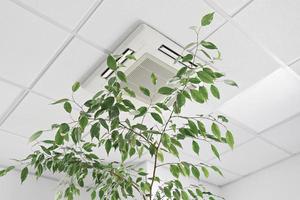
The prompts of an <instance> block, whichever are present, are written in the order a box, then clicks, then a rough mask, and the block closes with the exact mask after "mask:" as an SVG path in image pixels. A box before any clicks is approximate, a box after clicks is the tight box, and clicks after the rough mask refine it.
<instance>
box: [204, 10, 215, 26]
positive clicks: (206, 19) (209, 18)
mask: <svg viewBox="0 0 300 200" xmlns="http://www.w3.org/2000/svg"><path fill="white" fill-rule="evenodd" d="M214 14H215V13H208V14H207V15H204V16H203V17H202V19H201V26H207V25H209V24H210V23H211V22H212V20H213V19H214Z"/></svg>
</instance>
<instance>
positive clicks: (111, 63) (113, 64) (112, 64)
mask: <svg viewBox="0 0 300 200" xmlns="http://www.w3.org/2000/svg"><path fill="white" fill-rule="evenodd" d="M106 64H107V66H108V67H109V68H110V69H112V70H116V69H117V61H116V59H115V58H114V57H113V56H112V55H108V57H107V60H106Z"/></svg>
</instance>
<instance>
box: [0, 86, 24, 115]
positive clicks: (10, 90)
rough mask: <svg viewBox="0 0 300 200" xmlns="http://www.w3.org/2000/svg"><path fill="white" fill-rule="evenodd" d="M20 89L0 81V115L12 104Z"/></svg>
mask: <svg viewBox="0 0 300 200" xmlns="http://www.w3.org/2000/svg"><path fill="white" fill-rule="evenodd" d="M20 92H21V89H20V88H17V87H15V86H12V85H9V84H7V83H4V82H2V81H0V93H1V94H2V95H1V103H0V116H1V115H2V114H3V113H4V112H5V111H6V110H7V109H8V108H9V106H11V105H12V103H13V101H14V100H15V98H16V97H17V96H18V94H20Z"/></svg>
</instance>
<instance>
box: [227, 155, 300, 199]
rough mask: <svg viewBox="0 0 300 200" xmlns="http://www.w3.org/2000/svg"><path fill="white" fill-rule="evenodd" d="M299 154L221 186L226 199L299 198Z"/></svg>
mask: <svg viewBox="0 0 300 200" xmlns="http://www.w3.org/2000/svg"><path fill="white" fill-rule="evenodd" d="M299 189H300V155H297V156H294V157H292V158H290V159H288V160H285V161H283V162H280V163H278V164H277V165H274V166H272V167H270V168H267V169H265V170H262V171H260V172H258V173H256V174H253V175H250V176H248V177H246V178H244V179H242V180H240V181H237V182H235V183H232V184H229V185H227V186H224V187H223V188H222V193H223V195H224V196H225V197H226V200H282V199H287V200H292V199H300V195H299Z"/></svg>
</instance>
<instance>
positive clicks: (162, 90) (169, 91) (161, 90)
mask: <svg viewBox="0 0 300 200" xmlns="http://www.w3.org/2000/svg"><path fill="white" fill-rule="evenodd" d="M174 91H175V89H173V88H170V87H161V88H159V90H158V93H160V94H163V95H170V94H172V93H173V92H174Z"/></svg>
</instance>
